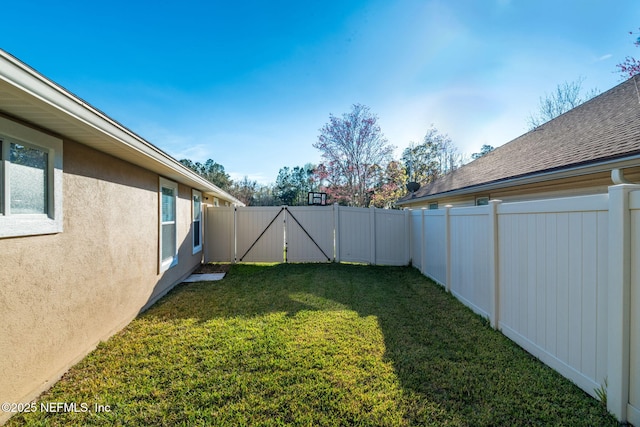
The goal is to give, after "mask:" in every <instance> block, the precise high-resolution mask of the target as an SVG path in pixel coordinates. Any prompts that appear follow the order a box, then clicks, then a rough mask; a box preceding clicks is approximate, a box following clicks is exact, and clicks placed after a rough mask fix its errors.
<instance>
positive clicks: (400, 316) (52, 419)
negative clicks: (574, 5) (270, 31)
mask: <svg viewBox="0 0 640 427" xmlns="http://www.w3.org/2000/svg"><path fill="white" fill-rule="evenodd" d="M41 402H66V403H70V402H76V403H77V404H78V407H80V404H81V403H86V404H87V405H88V406H89V410H88V411H87V412H72V413H69V412H67V413H64V412H63V413H51V412H49V413H47V412H43V411H39V410H38V411H36V412H35V413H32V414H20V415H18V416H16V417H14V418H12V419H11V421H10V422H9V425H10V426H14V425H64V426H67V425H79V426H80V425H82V426H84V425H126V426H137V425H203V426H204V425H221V426H253V425H257V426H281V425H297V426H334V425H346V426H351V425H362V426H406V425H419V426H429V425H433V426H483V425H486V426H488V425H492V426H496V425H505V426H523V425H543V426H547V425H553V426H556V425H570V426H580V425H584V426H605V425H617V423H616V421H615V420H614V419H613V418H611V417H610V416H608V414H607V412H606V410H604V408H603V407H602V405H601V404H600V402H598V401H596V400H594V399H592V398H591V397H589V396H588V395H587V394H586V393H584V392H583V391H581V390H580V389H578V388H577V387H576V386H574V385H573V384H571V383H570V382H569V381H567V380H565V379H563V378H562V377H561V376H560V375H558V374H556V373H555V372H554V371H553V370H551V369H550V368H547V367H546V366H544V365H543V364H542V363H540V362H539V361H538V360H536V359H535V358H533V357H532V356H530V355H529V354H528V353H526V352H524V351H523V350H521V349H520V348H519V347H518V346H516V345H515V344H513V343H512V342H511V341H509V340H508V339H506V338H505V337H504V336H503V335H501V334H500V333H499V332H496V331H494V330H492V329H491V328H490V327H489V326H488V324H487V322H486V321H485V320H484V319H482V318H480V317H478V316H476V315H475V314H473V313H472V312H470V311H469V310H468V309H467V308H465V307H464V306H463V305H461V304H460V303H459V302H458V301H457V300H455V299H454V298H453V297H452V296H451V295H449V294H447V293H446V292H445V291H443V290H442V288H440V287H439V286H437V285H435V284H433V283H432V282H430V281H428V280H427V279H426V278H424V277H423V276H422V275H420V273H419V272H418V271H416V270H415V269H411V268H404V267H370V266H360V265H344V264H319V265H313V264H281V265H275V266H257V265H235V266H233V267H232V269H231V271H230V273H229V274H228V275H227V277H226V278H225V279H224V280H223V281H220V282H210V283H196V284H189V285H182V286H179V287H178V288H176V289H174V290H173V291H172V292H171V293H170V294H169V295H168V296H167V297H165V298H164V299H162V300H161V301H160V302H159V303H158V304H156V305H155V306H153V307H152V308H151V309H150V310H148V311H147V312H145V313H144V314H143V315H141V316H140V317H139V318H138V319H136V320H135V321H134V322H132V323H131V324H130V325H129V326H128V327H127V328H126V329H125V330H124V331H122V332H121V333H119V334H117V335H116V336H115V337H113V338H112V339H110V340H109V341H107V342H106V343H103V344H101V345H100V346H99V347H98V348H97V349H96V350H95V351H94V352H92V353H91V354H90V355H89V356H88V357H86V358H85V359H84V360H83V361H82V362H81V363H79V364H78V365H77V366H75V367H74V368H73V369H72V370H71V371H70V372H69V373H68V374H67V375H65V377H64V378H63V379H62V380H61V381H60V382H58V383H57V384H56V385H55V386H54V387H53V388H52V389H51V390H50V391H49V392H48V393H47V394H46V395H44V396H42V397H41ZM39 404H40V403H38V405H39ZM96 404H99V405H109V409H110V410H109V411H101V412H96V411H95V410H94V405H96Z"/></svg>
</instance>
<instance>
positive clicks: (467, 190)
mask: <svg viewBox="0 0 640 427" xmlns="http://www.w3.org/2000/svg"><path fill="white" fill-rule="evenodd" d="M639 165H640V154H634V155H633V156H630V157H625V158H624V160H620V159H617V160H606V161H602V162H597V163H590V164H587V165H581V166H574V167H571V168H566V169H562V170H555V171H547V172H539V173H534V174H532V175H527V176H523V177H519V178H508V179H506V180H502V181H494V182H490V183H486V184H478V185H474V186H470V187H464V188H460V189H456V190H450V191H444V192H441V193H435V194H429V195H427V196H422V197H416V198H413V199H407V200H402V201H398V202H397V203H396V204H397V205H399V206H402V205H406V204H412V203H415V202H419V201H425V202H426V201H430V200H435V199H441V198H442V197H451V196H462V195H467V194H473V193H477V192H486V191H491V190H499V189H504V188H509V187H515V186H518V185H526V184H535V183H538V182H545V181H553V180H556V179H562V178H571V177H575V176H583V175H590V174H593V173H598V172H608V171H612V181H613V182H614V183H616V181H615V179H616V177H615V176H614V174H613V171H614V170H617V171H618V173H619V175H617V176H618V177H622V179H623V180H624V174H623V173H622V171H621V169H624V168H629V167H633V166H639ZM625 181H626V180H625Z"/></svg>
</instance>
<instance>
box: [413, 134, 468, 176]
mask: <svg viewBox="0 0 640 427" xmlns="http://www.w3.org/2000/svg"><path fill="white" fill-rule="evenodd" d="M462 160H463V159H462V155H461V154H460V153H459V152H458V149H457V148H456V147H455V145H453V142H452V141H451V138H449V136H448V135H446V134H445V135H443V134H441V133H439V132H438V129H436V128H435V127H434V126H433V125H431V127H430V128H429V130H427V133H426V135H425V136H424V139H423V141H422V143H421V144H415V143H411V144H410V145H409V147H407V148H405V150H404V151H403V153H402V162H403V163H404V165H405V169H406V173H407V177H408V179H409V181H413V182H421V183H429V182H431V181H434V180H435V179H437V178H439V177H440V176H442V175H444V174H446V173H448V172H450V171H452V170H455V169H457V168H458V167H460V166H461V165H462V163H463V162H462Z"/></svg>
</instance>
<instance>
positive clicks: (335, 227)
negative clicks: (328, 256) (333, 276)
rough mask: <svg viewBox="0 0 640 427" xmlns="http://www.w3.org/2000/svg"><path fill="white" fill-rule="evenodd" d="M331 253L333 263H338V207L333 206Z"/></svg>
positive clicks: (336, 205) (335, 204) (337, 205)
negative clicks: (332, 252) (332, 253)
mask: <svg viewBox="0 0 640 427" xmlns="http://www.w3.org/2000/svg"><path fill="white" fill-rule="evenodd" d="M333 251H334V261H335V262H337V263H339V262H340V205H339V204H337V203H334V204H333Z"/></svg>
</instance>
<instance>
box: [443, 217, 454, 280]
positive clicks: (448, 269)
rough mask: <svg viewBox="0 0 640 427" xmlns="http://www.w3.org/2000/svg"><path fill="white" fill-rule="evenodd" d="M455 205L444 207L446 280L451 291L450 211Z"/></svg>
mask: <svg viewBox="0 0 640 427" xmlns="http://www.w3.org/2000/svg"><path fill="white" fill-rule="evenodd" d="M452 207H453V206H451V205H446V206H445V207H444V259H445V281H446V282H447V283H445V284H444V286H445V288H446V290H447V292H451V226H450V223H451V221H450V216H449V211H450V210H451V208H452Z"/></svg>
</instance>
